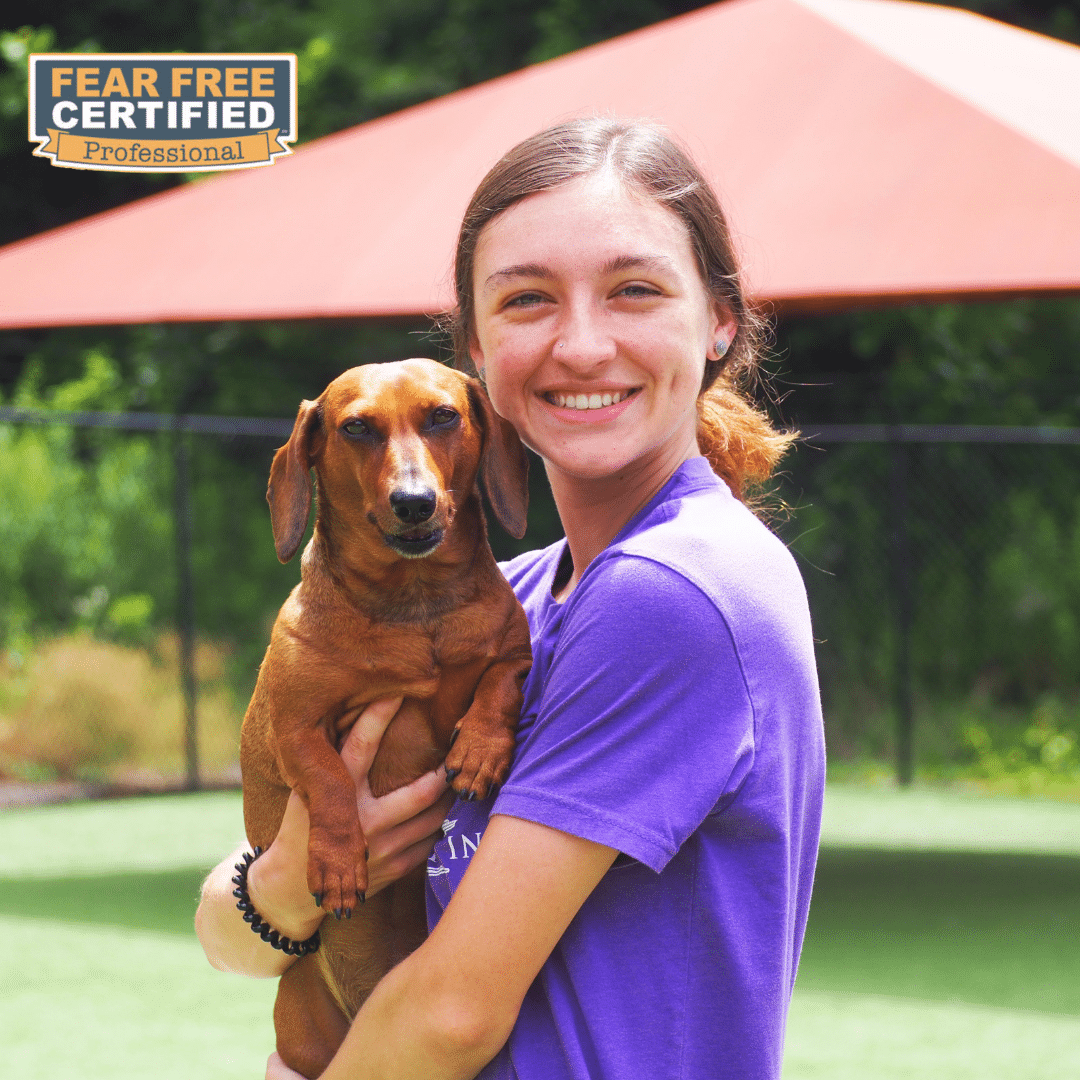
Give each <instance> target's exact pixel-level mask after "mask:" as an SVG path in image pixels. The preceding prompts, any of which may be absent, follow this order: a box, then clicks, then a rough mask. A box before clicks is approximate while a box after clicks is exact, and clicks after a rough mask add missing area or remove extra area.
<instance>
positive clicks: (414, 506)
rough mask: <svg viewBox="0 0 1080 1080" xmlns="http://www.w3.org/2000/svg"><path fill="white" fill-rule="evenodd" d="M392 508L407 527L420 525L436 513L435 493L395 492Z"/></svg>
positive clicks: (392, 497)
mask: <svg viewBox="0 0 1080 1080" xmlns="http://www.w3.org/2000/svg"><path fill="white" fill-rule="evenodd" d="M390 508H391V509H392V510H393V511H394V513H395V514H396V515H397V516H398V517H399V518H400V519H401V520H402V521H404V522H405V523H406V524H407V525H419V524H420V523H421V522H422V521H427V519H428V518H429V517H431V515H432V514H434V513H435V492H434V491H430V490H429V491H393V492H391V493H390Z"/></svg>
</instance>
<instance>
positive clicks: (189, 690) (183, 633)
mask: <svg viewBox="0 0 1080 1080" xmlns="http://www.w3.org/2000/svg"><path fill="white" fill-rule="evenodd" d="M180 425H181V418H180V417H179V416H178V417H177V418H176V426H175V429H174V431H173V527H174V530H175V539H176V588H177V593H176V615H177V620H176V621H177V632H178V634H179V637H180V688H181V690H182V692H183V696H184V758H185V762H186V766H187V776H186V779H185V784H184V787H185V788H186V789H187V790H188V791H197V790H198V789H199V786H200V785H199V740H198V714H197V701H198V699H197V693H198V690H197V687H196V683H195V576H194V573H193V570H192V565H191V533H192V514H191V468H190V461H189V457H188V436H187V434H186V433H185V432H184V431H182V430H181V426H180Z"/></svg>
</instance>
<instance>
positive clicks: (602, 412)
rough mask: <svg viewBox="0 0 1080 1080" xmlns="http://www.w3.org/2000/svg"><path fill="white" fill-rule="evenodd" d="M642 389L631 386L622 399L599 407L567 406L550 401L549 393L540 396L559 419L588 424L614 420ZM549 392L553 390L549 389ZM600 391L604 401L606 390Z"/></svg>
mask: <svg viewBox="0 0 1080 1080" xmlns="http://www.w3.org/2000/svg"><path fill="white" fill-rule="evenodd" d="M640 389H641V387H639V386H634V387H631V388H630V390H629V391H628V392H626V391H622V392H623V393H626V396H625V397H624V398H623V399H622V400H621V401H618V402H613V403H612V404H611V405H604V404H602V403H601V406H600V408H598V409H592V408H586V409H578V408H567V407H566V406H565V405H556V404H555V403H554V402H553V401H550V400H549V399H548V394H540V395H539V397H540V400H541V401H542V402H543V403H544V404H545V405H546V406H547V407H548V408H549V409H550V410H551V412H552V414H553V415H554V416H556V417H558V418H559V420H561V421H563V422H565V423H570V424H575V423H576V424H587V423H590V422H594V423H595V422H596V421H601V422H606V421H608V420H614V419H615V418H616V417H617V416H620V415H621V414H622V413H624V412H625V411H626V410H627V409H628V408H629V407H630V404H631V402H633V401H634V399H635V398H636V397H637V396H638V392H639V391H640ZM548 393H553V392H552V391H549V392H548ZM560 393H561V391H560ZM600 393H601V402H602V396H603V393H604V392H603V391H601V392H600Z"/></svg>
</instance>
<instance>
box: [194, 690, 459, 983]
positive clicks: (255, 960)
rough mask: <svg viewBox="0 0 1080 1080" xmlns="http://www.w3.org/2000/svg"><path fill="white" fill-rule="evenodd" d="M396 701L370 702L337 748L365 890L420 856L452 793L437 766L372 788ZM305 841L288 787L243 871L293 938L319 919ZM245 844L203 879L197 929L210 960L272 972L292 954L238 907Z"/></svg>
mask: <svg viewBox="0 0 1080 1080" xmlns="http://www.w3.org/2000/svg"><path fill="white" fill-rule="evenodd" d="M400 705H401V699H400V698H396V699H386V700H383V701H377V702H374V703H373V704H371V705H369V706H368V707H367V708H366V709H364V711H363V712H362V713H361V714H360V715H359V716H358V717H357V719H356V722H355V723H354V724H353V727H352V729H351V731H350V732H349V735H348V737H347V739H346V741H345V744H344V745H343V746H342V748H341V757H342V760H343V761H344V762H345V767H346V768H347V769H348V771H349V774H350V775H351V776H352V778H353V781H354V782H355V784H356V802H357V810H358V812H359V815H360V825H361V827H362V828H363V830H364V835H365V838H366V840H367V844H368V880H369V883H368V889H367V895H369V896H371V895H374V894H375V893H376V892H378V891H379V890H380V889H382V888H385V887H386V886H387V885H388V884H390V883H391V882H393V881H396V880H397V879H398V878H400V877H401V876H402V875H403V874H406V873H408V871H410V870H412V869H413V868H414V867H416V866H419V865H420V864H421V863H423V862H424V860H425V859H426V858H427V857H428V855H429V854H430V853H431V849H432V846H433V845H434V843H435V841H436V839H437V838H438V835H439V829H440V826H441V825H442V821H443V819H444V818H445V816H446V812H447V810H448V809H449V807H450V805H451V803H452V802H453V798H454V795H453V792H452V791H451V789H450V788H448V787H447V785H446V776H445V773H444V771H443V769H442V767H441V766H440V768H439V769H437V770H436V771H435V772H431V773H426V774H425V775H424V776H422V777H420V778H419V779H418V780H416V781H414V782H413V783H412V784H409V785H408V786H406V787H404V788H399V789H398V790H397V791H393V792H391V793H390V794H389V795H386V796H384V797H382V798H379V799H377V798H375V797H374V796H373V795H372V794H371V789H370V787H369V786H368V780H367V774H368V771H369V769H370V768H371V763H372V761H373V760H374V759H375V754H376V752H377V751H378V748H379V743H380V741H381V739H382V736H383V732H385V730H386V728H387V726H388V725H389V724H390V721H391V720H392V719H393V717H394V714H395V713H396V712H397V710H398V708H399V707H400ZM307 842H308V812H307V807H306V806H305V805H304V801H303V799H301V798H300V797H299V796H298V795H297V794H296V793H295V792H294V793H293V794H292V795H291V796H290V797H289V802H288V804H287V806H286V808H285V815H284V817H283V819H282V822H281V827H280V829H279V830H278V835H277V837H276V838H275V839H274V842H273V843H272V844H271V845H270V847H269V848H268V849H267V850H266V851H265V852H264V853H263V854H262V855H261V856H260V857H259V858H258V859H256V860H255V862H254V863H252V865H251V869H250V871H249V872H248V893H249V895H250V896H251V902H252V905H253V906H254V908H255V910H256V911H257V912H258V913H259V914H260V915H261V916H262V918H263V919H264V920H265V921H266V922H268V923H269V924H270V925H271V926H272V927H274V929H276V930H278V931H279V932H280V933H282V934H286V935H287V936H288V937H291V938H293V939H294V940H299V941H303V940H305V939H306V938H308V937H310V936H311V935H312V934H313V933H314V932H315V931H316V930H317V929H318V927H319V924H320V923H321V922H322V918H323V915H322V912H321V911H320V910H319V909H318V908H317V907H316V906H315V903H314V900H313V899H312V897H311V894H310V893H309V892H308V889H307ZM244 850H245V848H239V849H238V850H237V851H236V852H234V853H233V854H232V855H230V856H229V857H228V858H227V859H226V860H224V861H223V862H222V863H221V864H220V865H219V866H218V867H217V868H216V869H215V870H213V871H212V872H211V874H210V876H209V877H208V878H207V880H206V882H205V884H204V885H203V894H202V901H201V903H200V904H199V910H198V912H197V913H196V916H195V929H196V933H197V934H198V936H199V940H200V941H201V942H202V946H203V949H204V950H205V952H206V955H207V959H208V960H209V961H210V963H211V964H212V965H213V966H214V967H216V968H219V969H220V970H223V971H235V972H239V973H241V974H245V975H251V976H254V977H273V976H277V975H280V974H281V973H282V972H283V971H284V970H285V969H286V968H287V967H288V966H289V964H290V963H292V959H293V958H292V957H289V956H286V955H285V954H284V953H283V952H280V951H278V950H275V949H272V948H270V946H268V945H267V944H265V943H264V942H262V941H261V939H260V938H258V937H257V936H256V935H255V934H253V933H252V932H251V930H250V929H249V928H248V926H247V924H246V923H244V922H243V920H242V919H241V918H240V917H239V914H238V913H237V911H236V902H235V899H234V898H233V895H232V890H233V884H232V875H233V873H234V870H233V864H234V863H235V862H236V861H237V860H238V858H239V857H240V854H241V853H242V852H243V851H244Z"/></svg>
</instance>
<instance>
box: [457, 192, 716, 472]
mask: <svg viewBox="0 0 1080 1080" xmlns="http://www.w3.org/2000/svg"><path fill="white" fill-rule="evenodd" d="M473 287H474V290H475V311H476V326H475V332H474V334H473V336H472V343H471V353H472V357H473V361H474V362H475V364H476V366H477V368H478V369H480V370H481V371H482V373H483V375H484V379H485V382H486V383H487V387H488V392H489V394H490V396H491V400H492V403H493V404H494V406H495V409H496V410H497V411H498V412H499V413H500V414H501V415H502V416H504V417H505V418H506V419H507V420H509V421H510V422H511V423H512V424H513V425H514V426H515V427H516V428H517V430H518V433H519V434H520V435H521V438H522V440H523V441H524V442H525V443H526V445H528V446H529V447H531V448H532V449H533V450H535V451H536V452H537V453H538V454H539V455H540V456H541V457H542V458H543V459H544V460H545V462H546V463H547V465H548V468H549V470H550V469H552V468H554V469H556V470H559V471H561V472H562V473H564V474H566V475H567V476H569V477H575V478H579V479H587V480H594V479H600V478H602V477H608V476H614V475H616V474H619V473H620V472H622V471H623V470H625V469H626V468H627V467H628V466H638V465H641V466H645V467H648V466H649V465H650V464H651V463H653V462H656V463H657V464H664V463H665V462H666V461H667V460H668V459H669V458H670V459H672V460H674V461H675V464H676V465H677V464H678V463H679V462H681V461H682V460H685V458H686V457H689V456H693V455H694V454H696V453H697V442H696V423H697V411H696V401H697V395H698V391H699V389H700V387H701V380H702V376H703V372H704V365H705V359H706V355H708V356H710V357H715V356H716V352H715V342H716V340H717V338H718V337H723V338H724V339H725V340H727V341H730V340H731V338H732V337H733V336H734V334H735V323H734V320H733V319H732V318H731V316H730V315H729V314H728V313H727V312H726V311H723V312H722V311H720V310H718V309H717V306H716V305H715V304H714V303H713V302H712V300H711V298H710V297H709V295H708V293H707V292H706V290H705V286H704V284H703V282H702V280H701V275H700V273H699V272H698V268H697V262H696V260H695V259H694V254H693V250H692V248H691V244H690V237H689V235H688V233H687V230H686V227H685V226H684V225H683V223H682V222H681V221H680V220H679V218H678V217H676V215H675V214H674V213H673V212H672V211H670V210H668V209H667V208H666V207H664V206H662V205H661V204H660V203H658V202H655V201H654V200H652V199H649V198H645V197H642V196H639V195H636V194H634V193H633V192H631V191H628V190H626V189H625V188H624V187H623V185H622V184H621V183H620V182H619V181H618V180H617V179H616V178H615V177H613V176H612V175H611V174H609V173H607V172H600V173H596V174H593V175H591V176H587V177H584V178H582V179H580V180H575V181H573V182H571V183H568V184H564V185H563V186H561V187H558V188H554V189H552V190H551V191H545V192H542V193H540V194H538V195H531V196H529V197H528V198H526V199H523V200H522V201H521V202H519V203H515V204H514V205H513V206H511V207H510V208H509V209H508V210H506V211H504V212H503V213H502V214H500V215H499V216H498V217H496V218H494V219H493V220H492V221H491V222H490V223H489V224H488V225H487V226H486V227H485V228H484V230H483V232H482V233H481V234H480V238H479V242H478V244H477V249H476V258H475V264H474V271H473ZM680 455H681V456H680ZM675 459H677V460H675Z"/></svg>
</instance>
